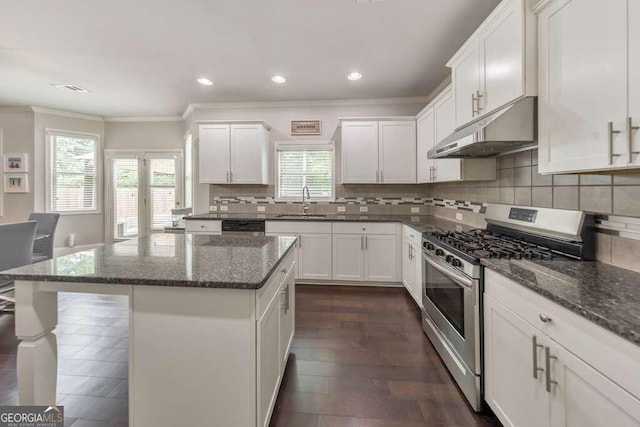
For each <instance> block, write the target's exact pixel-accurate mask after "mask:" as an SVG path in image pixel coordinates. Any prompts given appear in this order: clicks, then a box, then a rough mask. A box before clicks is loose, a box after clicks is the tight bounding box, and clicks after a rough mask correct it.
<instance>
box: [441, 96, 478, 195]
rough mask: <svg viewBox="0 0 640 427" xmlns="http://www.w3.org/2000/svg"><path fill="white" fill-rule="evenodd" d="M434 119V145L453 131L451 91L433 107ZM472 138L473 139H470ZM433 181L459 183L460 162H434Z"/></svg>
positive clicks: (453, 108) (453, 105) (453, 110)
mask: <svg viewBox="0 0 640 427" xmlns="http://www.w3.org/2000/svg"><path fill="white" fill-rule="evenodd" d="M433 112H434V118H435V141H434V144H437V143H438V142H440V141H442V140H443V139H445V138H446V137H447V136H449V135H450V134H451V133H453V130H454V129H455V127H456V126H455V102H454V99H453V93H452V92H451V90H448V91H446V92H445V93H444V94H443V95H442V97H441V98H440V99H439V100H438V101H437V102H436V104H435V105H434V106H433ZM472 138H473V137H472ZM433 178H434V181H437V182H443V181H459V180H461V179H462V160H460V159H438V160H435V172H434V174H433Z"/></svg>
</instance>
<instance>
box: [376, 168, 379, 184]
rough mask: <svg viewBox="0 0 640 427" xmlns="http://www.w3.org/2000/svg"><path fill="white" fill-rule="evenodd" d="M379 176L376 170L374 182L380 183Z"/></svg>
mask: <svg viewBox="0 0 640 427" xmlns="http://www.w3.org/2000/svg"><path fill="white" fill-rule="evenodd" d="M379 175H380V171H378V170H376V182H380V179H379Z"/></svg>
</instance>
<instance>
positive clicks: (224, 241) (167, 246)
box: [0, 234, 295, 289]
mask: <svg viewBox="0 0 640 427" xmlns="http://www.w3.org/2000/svg"><path fill="white" fill-rule="evenodd" d="M294 242H295V237H289V236H282V237H255V236H251V237H244V236H199V235H191V234H187V235H185V234H153V235H151V236H148V237H142V238H140V239H134V240H128V241H126V242H121V243H116V244H112V245H105V246H103V247H98V248H94V249H89V250H85V251H80V252H75V253H72V254H69V255H64V256H59V257H55V258H54V259H52V260H49V261H43V262H39V263H37V264H32V265H28V266H25V267H19V268H16V269H13V270H8V271H5V272H2V273H0V280H3V279H9V280H33V281H57V282H86V283H108V284H125V285H155V286H180V287H198V288H231V289H259V288H261V287H262V286H263V285H264V284H265V283H266V281H267V280H268V279H269V277H270V276H271V274H272V272H273V271H275V269H276V267H277V265H278V263H279V262H280V261H281V260H282V258H284V256H285V255H286V254H287V253H288V252H289V250H291V248H292V247H293V244H294Z"/></svg>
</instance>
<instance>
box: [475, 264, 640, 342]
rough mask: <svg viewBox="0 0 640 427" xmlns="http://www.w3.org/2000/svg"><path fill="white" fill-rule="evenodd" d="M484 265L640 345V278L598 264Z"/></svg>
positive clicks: (630, 272) (630, 273)
mask: <svg viewBox="0 0 640 427" xmlns="http://www.w3.org/2000/svg"><path fill="white" fill-rule="evenodd" d="M482 264H483V265H485V266H486V267H487V268H489V269H491V270H493V271H495V272H497V273H499V274H501V275H503V276H505V277H508V278H509V279H512V280H514V281H515V282H517V283H519V284H521V285H524V286H526V287H527V288H529V289H531V290H532V291H534V292H536V293H538V294H540V295H542V296H544V297H546V298H548V299H550V300H551V301H554V302H556V303H558V304H560V305H561V306H563V307H565V308H567V309H569V310H571V311H572V312H574V313H576V314H578V315H580V316H583V317H585V318H586V319H588V320H590V321H592V322H594V323H596V324H598V325H600V326H602V327H603V328H606V329H608V330H610V331H611V332H614V333H615V334H617V335H619V336H621V337H623V338H625V339H627V340H629V341H631V342H633V343H635V344H638V345H640V274H638V273H635V272H633V271H630V270H625V269H623V268H618V267H614V266H612V265H608V264H604V263H601V262H597V261H559V260H551V261H537V260H536V261H525V260H504V259H484V260H482Z"/></svg>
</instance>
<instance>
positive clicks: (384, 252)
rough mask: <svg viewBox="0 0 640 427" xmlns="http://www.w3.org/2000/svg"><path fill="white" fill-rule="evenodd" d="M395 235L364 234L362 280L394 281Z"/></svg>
mask: <svg viewBox="0 0 640 427" xmlns="http://www.w3.org/2000/svg"><path fill="white" fill-rule="evenodd" d="M396 259H397V256H396V236H392V235H377V234H368V235H366V236H364V280H366V281H370V282H396V281H397V279H396V268H397V266H396V263H397V261H396Z"/></svg>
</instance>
